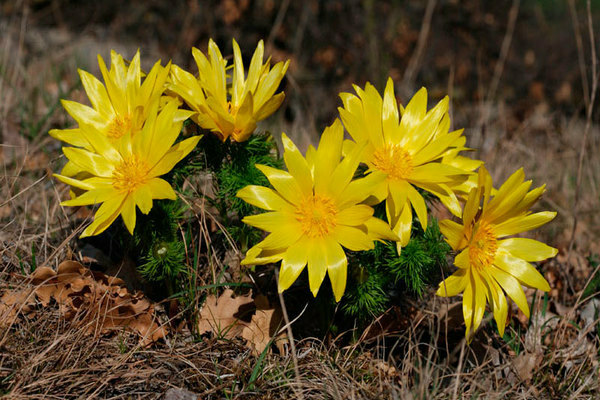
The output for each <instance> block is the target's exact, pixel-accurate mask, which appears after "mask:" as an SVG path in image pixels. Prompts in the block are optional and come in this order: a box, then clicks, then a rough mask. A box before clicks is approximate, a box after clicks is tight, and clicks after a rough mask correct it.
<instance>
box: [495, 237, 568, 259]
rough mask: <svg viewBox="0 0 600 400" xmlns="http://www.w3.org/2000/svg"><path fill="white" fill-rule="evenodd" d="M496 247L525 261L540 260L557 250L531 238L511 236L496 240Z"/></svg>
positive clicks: (552, 254) (553, 254)
mask: <svg viewBox="0 0 600 400" xmlns="http://www.w3.org/2000/svg"><path fill="white" fill-rule="evenodd" d="M498 249H502V250H505V251H507V252H509V253H510V254H512V255H513V256H514V257H518V258H521V259H523V260H525V261H542V260H545V259H547V258H552V257H554V256H555V255H556V254H557V253H558V250H557V249H555V248H554V247H550V246H548V245H546V244H544V243H542V242H538V241H537V240H533V239H525V238H511V239H504V240H501V241H499V242H498Z"/></svg>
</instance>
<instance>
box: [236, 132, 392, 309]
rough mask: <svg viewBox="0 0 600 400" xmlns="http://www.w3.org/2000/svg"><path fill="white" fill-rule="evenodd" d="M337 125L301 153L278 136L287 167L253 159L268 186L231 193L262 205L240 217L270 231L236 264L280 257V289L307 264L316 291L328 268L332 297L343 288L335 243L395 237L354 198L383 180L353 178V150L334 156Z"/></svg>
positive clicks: (352, 246) (355, 246) (342, 261)
mask: <svg viewBox="0 0 600 400" xmlns="http://www.w3.org/2000/svg"><path fill="white" fill-rule="evenodd" d="M343 135H344V131H343V128H342V125H341V123H340V122H339V120H336V121H335V123H334V124H333V125H332V126H330V127H329V128H327V129H326V130H325V131H324V132H323V135H322V136H321V140H320V143H319V147H318V149H317V150H315V151H313V152H312V155H311V157H310V159H308V160H307V159H305V158H304V157H303V156H302V155H301V154H300V152H299V151H298V148H297V147H296V146H295V145H294V143H292V141H291V140H290V139H288V137H287V136H285V134H284V135H283V145H284V155H283V159H284V162H285V164H286V165H287V168H288V171H289V172H286V171H282V170H279V169H275V168H271V167H267V166H264V165H257V168H259V169H260V170H261V171H262V172H263V173H264V174H265V175H266V177H267V179H268V180H269V182H270V183H271V185H273V188H274V189H269V188H266V187H262V186H247V187H245V188H244V189H242V190H240V191H239V192H238V194H237V195H238V197H240V198H242V199H243V200H245V201H246V202H248V203H250V204H252V205H254V206H257V207H260V208H262V209H265V210H268V211H269V212H267V213H264V214H259V215H252V216H249V217H245V218H244V219H243V221H244V222H245V223H247V224H248V225H251V226H254V227H257V228H259V229H263V230H265V231H268V232H271V233H270V234H269V235H268V236H267V237H266V238H265V239H264V240H263V241H262V242H260V243H258V244H257V245H256V246H254V247H252V248H251V249H250V250H248V253H247V255H246V258H245V259H244V261H242V264H245V265H248V264H252V265H255V264H267V263H273V262H277V261H280V260H281V261H282V262H281V270H280V274H279V291H280V292H282V291H284V290H286V289H287V288H289V287H290V285H291V284H292V283H293V282H294V281H295V280H296V278H298V276H299V275H300V273H301V272H302V270H303V269H304V267H305V266H306V265H308V278H309V283H310V290H311V291H312V293H313V295H315V296H316V295H317V292H318V291H319V287H320V286H321V283H322V282H323V279H324V278H325V274H326V273H327V274H329V279H330V281H331V285H332V288H333V293H334V295H335V298H336V300H337V301H339V300H340V299H341V297H342V295H343V294H344V290H345V288H346V275H347V264H348V260H347V258H346V254H345V253H344V250H343V248H342V246H343V247H345V248H347V249H349V250H352V251H359V250H369V249H372V248H373V247H374V243H373V241H374V240H377V239H389V240H398V238H397V236H396V235H395V234H394V233H393V232H392V231H391V230H390V228H389V226H388V225H387V224H386V223H385V222H383V221H382V220H380V219H377V218H374V217H373V209H372V208H371V207H369V206H367V205H364V204H359V203H361V202H362V201H363V200H364V199H365V198H367V197H368V196H369V195H370V194H371V193H372V192H373V190H374V188H375V187H376V186H377V185H378V184H380V182H381V181H382V180H383V179H385V177H384V176H383V175H372V176H369V177H366V178H362V179H356V180H352V177H353V175H354V172H355V171H356V168H357V167H358V164H359V161H360V159H359V156H360V153H359V152H358V151H357V152H355V153H353V154H351V155H349V156H347V157H346V158H344V160H343V161H341V162H340V158H341V155H342V141H343Z"/></svg>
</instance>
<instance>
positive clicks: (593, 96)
mask: <svg viewBox="0 0 600 400" xmlns="http://www.w3.org/2000/svg"><path fill="white" fill-rule="evenodd" d="M587 23H588V33H589V36H590V37H589V39H590V50H591V58H592V88H591V91H590V98H589V101H588V107H587V112H586V118H585V128H584V131H583V139H582V140H581V146H580V149H579V162H578V165H577V183H576V185H575V199H574V202H573V212H572V214H573V229H572V231H571V239H570V240H569V250H568V253H567V264H569V263H570V259H571V251H572V250H573V245H574V244H575V231H576V230H577V222H578V215H577V211H578V210H577V209H578V208H579V199H580V196H581V177H582V175H583V160H584V158H585V148H586V144H587V138H588V135H589V133H590V127H591V125H592V114H593V111H594V103H595V101H596V91H597V89H598V60H597V58H596V42H595V40H594V26H593V22H592V11H591V5H590V0H587ZM582 79H583V77H582Z"/></svg>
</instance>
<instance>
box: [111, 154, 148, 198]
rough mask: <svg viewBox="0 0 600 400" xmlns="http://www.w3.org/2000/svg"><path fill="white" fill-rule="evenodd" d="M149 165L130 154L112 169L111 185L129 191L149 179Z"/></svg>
mask: <svg viewBox="0 0 600 400" xmlns="http://www.w3.org/2000/svg"><path fill="white" fill-rule="evenodd" d="M149 172H150V166H149V165H148V163H147V162H146V161H145V160H142V159H139V158H137V157H136V156H132V157H131V158H129V159H126V160H123V161H122V162H121V164H119V165H117V166H116V167H115V170H114V171H113V187H114V188H115V189H117V190H118V191H120V192H128V193H131V192H133V191H135V190H136V189H137V188H138V187H140V186H141V185H143V184H144V183H146V182H147V181H148V180H149V177H148V173H149Z"/></svg>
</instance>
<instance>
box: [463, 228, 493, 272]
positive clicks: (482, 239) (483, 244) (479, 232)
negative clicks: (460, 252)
mask: <svg viewBox="0 0 600 400" xmlns="http://www.w3.org/2000/svg"><path fill="white" fill-rule="evenodd" d="M497 250H498V241H497V239H496V235H495V234H494V231H493V229H492V227H491V226H490V225H488V224H483V225H479V227H477V226H476V227H475V228H474V234H473V236H472V238H471V242H470V244H469V259H470V261H471V265H473V266H475V267H476V268H478V269H482V268H486V267H488V266H490V265H491V264H492V263H493V262H494V259H495V257H496V251H497Z"/></svg>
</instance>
